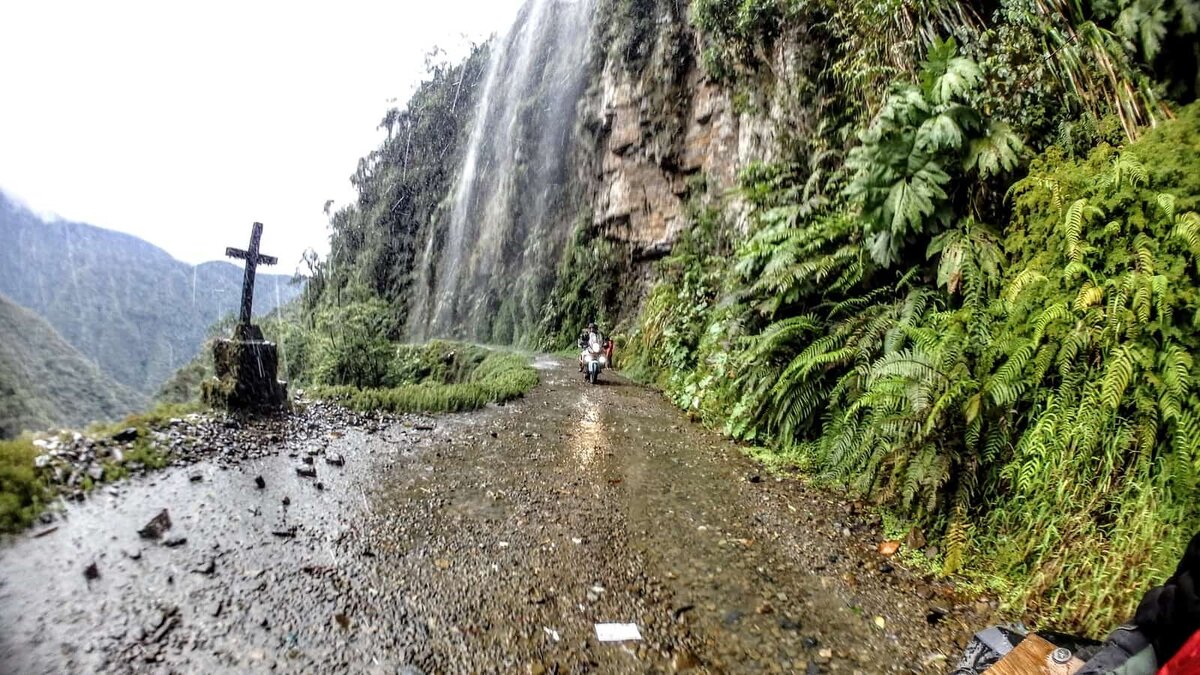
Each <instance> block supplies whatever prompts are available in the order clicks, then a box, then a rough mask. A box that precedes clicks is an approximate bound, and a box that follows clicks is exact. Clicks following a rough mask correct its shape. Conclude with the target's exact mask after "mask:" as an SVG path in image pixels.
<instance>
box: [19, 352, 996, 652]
mask: <svg viewBox="0 0 1200 675" xmlns="http://www.w3.org/2000/svg"><path fill="white" fill-rule="evenodd" d="M537 366H538V367H539V370H540V373H541V377H542V384H541V385H540V386H538V387H537V388H536V389H535V390H534V391H533V392H531V393H530V394H529V395H528V396H527V397H526V398H525V399H523V400H521V401H518V402H516V403H513V404H510V405H508V406H499V407H491V408H488V409H485V410H481V411H478V412H475V413H467V414H461V415H448V416H440V417H436V418H424V419H418V418H399V419H397V420H396V421H395V422H394V423H390V424H385V425H383V426H381V427H380V428H379V429H377V430H373V429H362V428H344V429H334V430H331V431H329V432H328V433H324V434H323V435H322V436H320V438H318V439H316V440H314V441H312V442H310V443H308V444H307V445H304V446H303V447H299V448H298V446H297V444H296V443H291V444H288V443H286V442H279V443H278V453H277V454H273V455H269V456H267V457H263V458H259V459H254V460H249V461H246V462H242V463H239V464H236V465H234V466H228V467H222V466H219V465H217V464H216V463H210V462H201V463H199V464H196V465H193V466H191V467H180V468H174V469H168V470H166V471H163V472H161V473H158V474H156V475H154V476H151V477H149V478H143V479H137V480H131V481H128V482H127V483H125V484H124V485H123V486H122V488H121V491H120V493H119V494H118V495H116V496H112V495H109V494H108V493H106V492H104V491H99V490H98V491H97V493H96V494H95V495H94V496H92V497H90V498H89V499H88V501H86V502H85V503H83V504H82V505H79V506H74V507H71V509H70V511H69V512H68V515H67V518H66V519H64V520H60V521H59V522H58V523H57V525H58V529H57V530H55V531H53V532H51V533H49V534H46V535H45V536H42V537H35V536H34V534H36V533H37V530H36V529H35V530H34V531H31V532H30V533H28V534H25V535H22V536H20V537H16V538H15V539H13V540H11V541H8V542H6V543H5V544H4V545H2V546H0V672H6V673H7V672H12V673H37V672H131V671H132V672H205V673H210V672H267V671H274V672H333V671H337V672H347V671H348V672H379V673H428V674H432V673H442V672H447V673H453V672H526V673H553V672H630V673H634V672H672V671H694V672H801V673H804V672H811V673H818V672H821V673H824V672H829V673H853V672H861V673H884V672H945V671H946V670H948V669H949V667H950V664H949V663H948V662H947V660H946V657H949V658H950V659H951V660H953V659H954V658H955V657H954V653H955V650H956V646H955V643H956V642H960V641H961V640H963V639H964V637H965V636H966V635H967V634H969V632H970V628H969V626H971V627H975V624H976V623H977V622H978V621H979V619H978V618H977V617H975V616H974V610H973V609H971V608H970V606H969V605H968V606H956V605H955V604H954V598H953V596H952V593H951V591H950V590H949V589H948V587H947V586H946V585H945V584H941V583H938V582H929V581H925V580H922V579H921V578H919V577H918V576H916V575H914V574H910V573H909V572H907V571H905V570H903V569H899V568H898V566H897V568H895V569H894V568H893V563H894V561H886V560H884V559H883V558H881V557H879V556H878V555H877V554H875V553H874V548H875V546H876V544H877V543H878V541H879V534H878V532H877V531H876V528H875V527H874V526H873V524H872V522H871V521H872V518H871V517H870V516H869V515H868V514H867V513H866V512H865V511H863V512H861V513H860V512H858V510H857V509H856V508H855V507H854V505H852V504H846V503H842V502H839V501H837V500H836V499H834V498H833V497H831V496H829V495H827V494H824V493H821V492H819V491H815V490H812V489H809V488H806V487H804V486H803V484H802V483H800V482H798V481H795V480H790V479H789V480H782V481H780V480H776V479H774V478H769V477H766V476H763V477H762V478H761V479H759V477H758V476H759V473H760V470H759V469H758V468H757V467H756V466H755V464H754V463H753V462H752V461H750V460H749V459H747V458H746V457H745V456H744V455H742V454H741V453H740V451H739V450H738V448H736V447H735V446H734V445H732V444H731V443H729V442H728V441H726V440H724V439H722V438H720V437H719V436H717V435H715V434H713V433H711V432H707V431H705V430H703V429H701V428H699V427H697V426H696V425H693V424H690V423H689V422H688V421H687V420H686V418H685V417H684V416H683V415H682V414H681V413H680V412H679V411H678V410H676V409H674V408H673V407H671V406H670V404H669V403H668V402H666V401H665V400H663V399H662V398H661V397H660V396H659V395H658V394H656V393H654V392H652V391H649V390H647V389H644V388H641V387H638V386H635V385H632V384H630V383H628V382H625V381H623V380H621V379H620V378H618V377H616V376H613V375H610V374H609V373H606V374H605V380H606V381H605V382H604V383H603V384H601V385H598V386H594V387H593V386H589V385H587V384H585V383H583V382H582V377H581V376H579V375H577V374H576V373H575V372H574V365H573V364H568V363H566V362H564V361H561V360H555V359H550V358H544V357H543V358H540V359H538V361H537ZM283 440H284V441H286V439H283ZM333 453H337V454H340V455H342V456H344V457H345V465H344V466H333V465H330V464H328V463H326V461H325V456H327V455H328V456H332V455H333ZM310 454H314V455H315V456H314V457H313V460H314V461H313V464H312V465H311V466H313V467H315V468H316V470H317V477H316V478H306V477H302V476H299V475H297V473H296V468H297V467H305V466H308V465H306V464H303V458H304V457H305V456H308V455H310ZM289 455H295V456H294V457H293V456H289ZM259 475H261V476H263V477H264V479H265V483H266V487H265V488H262V489H259V488H258V487H256V485H255V477H256V476H259ZM317 482H320V483H321V486H320V488H321V489H318V486H317ZM285 498H286V499H287V501H288V504H287V505H285V504H284V499H285ZM163 508H167V509H169V511H170V515H171V519H172V521H173V526H172V528H171V529H170V530H168V532H167V535H166V538H170V537H177V538H178V537H186V542H184V543H181V544H179V545H177V546H172V547H168V546H166V545H165V544H164V541H165V539H164V541H148V540H145V539H141V538H139V536H138V534H137V530H138V529H139V528H140V527H141V526H142V525H143V524H145V522H146V521H147V520H149V519H150V518H151V517H152V516H153V515H154V514H155V513H157V512H158V511H159V510H161V509H163ZM173 543H174V542H173ZM92 562H95V563H96V569H97V571H98V572H99V577H98V578H95V579H91V580H89V579H87V578H85V574H84V569H85V567H87V565H88V564H89V563H92ZM931 610H937V611H935V612H934V614H933V615H932V616H931V615H930V612H931ZM942 612H948V616H946V617H945V618H942V615H941V613H942ZM931 620H936V621H934V622H931ZM601 622H620V623H626V622H628V623H635V624H637V626H638V627H639V629H640V632H641V635H642V637H643V640H641V641H633V642H620V643H601V642H599V641H598V640H597V637H596V633H595V629H594V624H595V623H601Z"/></svg>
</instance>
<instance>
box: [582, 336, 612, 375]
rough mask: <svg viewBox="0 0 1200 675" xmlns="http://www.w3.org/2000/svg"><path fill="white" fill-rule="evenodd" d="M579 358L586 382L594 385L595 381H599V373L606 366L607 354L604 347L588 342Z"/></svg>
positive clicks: (597, 343)
mask: <svg viewBox="0 0 1200 675" xmlns="http://www.w3.org/2000/svg"><path fill="white" fill-rule="evenodd" d="M579 358H580V361H581V362H582V364H583V374H584V377H585V378H586V379H587V381H588V382H591V383H592V384H596V381H597V380H598V379H600V371H602V370H604V368H605V367H606V366H608V354H607V352H606V350H605V349H604V346H603V345H602V344H600V343H599V342H595V341H593V342H589V343H588V346H587V347H585V348H584V350H583V354H582V355H580V357H579Z"/></svg>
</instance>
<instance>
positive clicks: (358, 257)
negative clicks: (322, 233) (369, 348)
mask: <svg viewBox="0 0 1200 675" xmlns="http://www.w3.org/2000/svg"><path fill="white" fill-rule="evenodd" d="M436 56H437V55H436V54H431V55H430V57H429V59H427V62H426V78H427V79H426V81H424V82H423V83H422V84H421V85H420V87H418V89H417V91H416V92H415V93H414V94H413V95H412V97H411V98H410V99H409V101H408V103H407V105H406V106H405V107H404V109H399V108H393V109H391V110H389V111H388V112H387V114H386V115H385V116H384V118H383V120H382V121H381V122H380V128H381V129H383V130H385V131H386V133H387V137H386V138H385V139H384V141H383V143H382V144H381V145H380V147H379V149H377V150H375V151H373V152H371V153H370V154H369V155H368V156H366V157H364V158H362V159H361V160H359V163H358V169H357V170H356V171H355V173H354V175H353V176H351V178H350V180H351V182H352V183H353V184H354V187H355V189H356V190H357V191H358V200H357V202H356V203H354V204H352V205H349V206H346V207H344V208H341V209H339V210H337V211H336V212H334V213H332V214H331V215H330V228H331V230H332V236H331V237H330V243H331V250H330V252H329V257H328V259H327V260H323V261H317V260H315V259H314V260H313V261H312V262H313V263H314V265H313V270H312V271H313V272H314V276H313V278H312V280H311V281H310V282H309V285H308V287H307V289H306V292H305V294H304V303H305V304H304V309H305V312H306V313H311V314H313V315H317V316H320V315H322V314H328V313H329V312H335V311H338V310H336V309H335V308H338V307H341V306H344V305H346V304H349V303H352V302H370V301H372V300H382V301H384V303H385V304H384V305H382V306H384V307H386V309H387V316H386V330H387V334H388V337H390V338H393V339H394V338H398V337H399V336H400V335H401V334H402V332H403V328H404V324H405V321H406V319H407V318H408V310H409V300H410V297H409V296H410V292H409V291H410V289H411V288H412V286H413V278H412V275H413V274H415V270H416V267H417V266H416V261H417V258H418V256H419V255H422V254H423V251H422V250H420V248H421V247H422V246H423V245H424V243H425V242H428V245H429V247H430V250H429V251H428V254H429V255H436V254H437V253H438V252H439V251H440V250H441V247H442V243H443V242H442V241H441V236H442V233H440V232H438V231H437V230H436V228H434V227H433V226H434V224H435V223H436V222H437V220H438V218H440V217H442V216H444V211H445V209H446V205H445V204H444V200H445V198H446V196H447V195H448V194H449V191H450V187H451V185H452V184H453V181H454V178H455V172H456V170H457V169H458V166H459V164H460V163H461V159H462V157H461V154H462V148H463V146H464V145H465V144H466V141H467V136H468V135H469V133H470V121H471V111H472V110H474V107H475V105H474V104H475V99H476V97H477V96H478V90H479V88H480V81H481V80H482V78H483V75H484V71H485V70H486V67H487V56H488V48H487V46H486V45H480V46H476V47H475V48H474V49H473V50H472V53H471V54H470V56H469V57H468V58H467V59H466V60H465V61H464V62H463V63H461V64H458V65H453V64H449V63H445V62H443V61H438V60H437V59H436Z"/></svg>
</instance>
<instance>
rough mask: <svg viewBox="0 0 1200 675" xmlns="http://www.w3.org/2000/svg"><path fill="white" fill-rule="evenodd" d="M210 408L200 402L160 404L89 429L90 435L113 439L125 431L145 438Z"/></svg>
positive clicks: (94, 425)
mask: <svg viewBox="0 0 1200 675" xmlns="http://www.w3.org/2000/svg"><path fill="white" fill-rule="evenodd" d="M207 411H208V408H206V407H204V406H203V405H201V404H200V403H199V402H191V403H159V404H158V405H156V406H154V407H153V408H151V409H149V410H146V411H144V412H139V413H134V414H132V415H129V416H128V417H125V418H124V419H122V420H119V421H117V422H104V423H100V424H93V425H91V426H90V427H88V429H87V431H88V434H89V435H91V436H96V437H105V438H111V437H113V436H115V435H117V434H119V433H121V432H122V431H124V430H125V429H130V428H134V429H137V430H138V437H139V438H140V437H142V436H145V435H146V434H147V433H148V432H149V431H150V430H151V429H157V428H159V427H163V426H166V424H167V423H168V422H169V421H171V420H172V419H176V418H180V417H184V416H185V415H190V414H192V413H199V412H207Z"/></svg>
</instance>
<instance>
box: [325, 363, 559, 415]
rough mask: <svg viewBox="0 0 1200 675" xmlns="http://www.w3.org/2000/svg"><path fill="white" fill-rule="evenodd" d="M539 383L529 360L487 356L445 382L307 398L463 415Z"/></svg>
mask: <svg viewBox="0 0 1200 675" xmlns="http://www.w3.org/2000/svg"><path fill="white" fill-rule="evenodd" d="M475 349H482V348H478V347H477V348H475ZM537 383H538V375H537V371H536V370H534V369H533V367H532V366H530V365H529V359H528V358H527V357H525V356H522V355H520V354H516V353H513V352H505V351H490V352H487V353H486V355H485V356H483V358H482V359H480V360H479V361H478V363H476V364H474V365H472V366H471V367H470V368H464V369H458V370H457V372H455V373H454V375H453V376H452V377H449V378H447V377H444V376H441V375H440V374H439V376H429V375H424V376H421V377H420V379H418V380H417V381H414V382H409V383H405V384H400V385H397V386H393V387H379V388H359V387H353V386H347V385H340V386H317V387H311V388H309V389H308V391H307V393H308V394H309V395H310V396H311V397H313V398H319V399H326V400H330V401H335V402H338V403H341V404H342V405H345V406H346V407H348V408H351V409H353V410H360V411H366V410H384V411H388V412H397V413H401V412H429V413H439V412H465V411H468V410H475V409H477V408H482V407H483V406H485V405H487V404H488V403H504V402H507V401H511V400H513V399H515V398H519V397H520V396H522V395H524V394H525V392H527V391H529V390H530V389H532V388H533V387H534V386H536V385H537Z"/></svg>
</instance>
